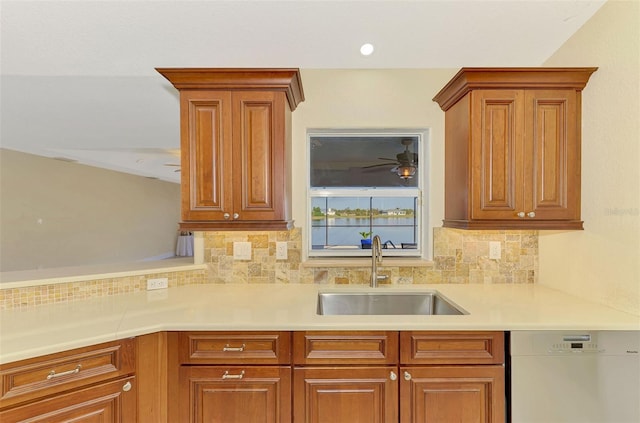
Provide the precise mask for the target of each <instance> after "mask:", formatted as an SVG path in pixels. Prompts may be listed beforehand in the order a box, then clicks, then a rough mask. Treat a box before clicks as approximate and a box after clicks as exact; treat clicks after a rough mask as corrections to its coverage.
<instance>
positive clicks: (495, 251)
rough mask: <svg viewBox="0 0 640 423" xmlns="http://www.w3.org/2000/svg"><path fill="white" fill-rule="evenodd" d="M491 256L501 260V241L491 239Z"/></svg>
mask: <svg viewBox="0 0 640 423" xmlns="http://www.w3.org/2000/svg"><path fill="white" fill-rule="evenodd" d="M489 258H490V259H496V260H499V259H501V258H502V247H501V245H500V241H489Z"/></svg>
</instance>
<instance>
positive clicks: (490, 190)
mask: <svg viewBox="0 0 640 423" xmlns="http://www.w3.org/2000/svg"><path fill="white" fill-rule="evenodd" d="M472 95H473V98H472V116H471V122H472V128H471V134H472V135H471V144H472V145H471V161H472V163H471V166H472V170H471V178H472V181H471V188H470V189H471V204H470V208H471V218H472V219H514V218H516V216H517V213H518V212H519V211H520V210H521V209H522V208H523V201H524V200H523V196H524V191H523V188H524V183H523V169H522V166H521V165H520V164H521V163H522V160H523V156H522V154H523V151H522V136H523V125H524V122H523V113H524V103H523V98H522V97H523V91H522V90H477V91H475V92H473V93H472Z"/></svg>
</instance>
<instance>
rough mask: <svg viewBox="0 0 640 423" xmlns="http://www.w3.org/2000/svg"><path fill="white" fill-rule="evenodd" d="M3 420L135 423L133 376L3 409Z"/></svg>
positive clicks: (0, 414)
mask: <svg viewBox="0 0 640 423" xmlns="http://www.w3.org/2000/svg"><path fill="white" fill-rule="evenodd" d="M0 421H2V422H7V423H9V422H22V421H28V422H47V423H55V422H78V423H82V422H86V423H90V422H135V421H137V419H136V384H135V379H134V378H133V377H129V378H126V379H120V380H117V381H114V382H109V383H105V384H102V385H97V386H92V387H90V388H86V389H80V390H77V391H72V392H70V393H67V394H64V395H57V396H54V397H51V398H48V399H45V400H41V401H36V402H33V403H30V404H27V405H24V406H21V407H17V408H13V409H9V410H7V411H3V412H0Z"/></svg>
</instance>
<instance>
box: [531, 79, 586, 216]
mask: <svg viewBox="0 0 640 423" xmlns="http://www.w3.org/2000/svg"><path fill="white" fill-rule="evenodd" d="M576 97H577V94H576V92H575V90H527V91H525V104H526V106H525V120H526V128H527V130H526V131H525V138H524V149H525V150H524V156H525V159H526V161H525V162H524V163H525V166H526V167H525V178H524V182H525V193H527V197H526V198H525V205H524V212H525V214H526V218H527V219H536V220H550V219H561V220H579V219H580V143H579V142H578V139H579V134H578V131H579V128H578V127H577V123H576V122H579V119H578V116H577V113H578V110H577V99H576ZM531 213H533V214H531Z"/></svg>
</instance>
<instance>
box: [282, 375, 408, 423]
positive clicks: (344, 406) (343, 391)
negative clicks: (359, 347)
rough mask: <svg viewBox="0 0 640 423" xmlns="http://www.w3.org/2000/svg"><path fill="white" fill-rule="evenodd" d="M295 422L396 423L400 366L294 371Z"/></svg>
mask: <svg viewBox="0 0 640 423" xmlns="http://www.w3.org/2000/svg"><path fill="white" fill-rule="evenodd" d="M293 388H294V389H293V404H294V405H293V407H294V410H293V415H294V420H293V421H294V423H341V422H344V423H397V422H398V377H397V368H396V367H391V366H386V367H348V366H344V367H335V368H320V367H311V368H307V367H299V368H295V369H294V371H293Z"/></svg>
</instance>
